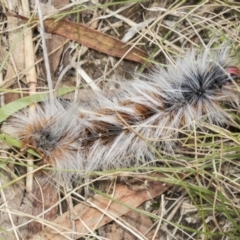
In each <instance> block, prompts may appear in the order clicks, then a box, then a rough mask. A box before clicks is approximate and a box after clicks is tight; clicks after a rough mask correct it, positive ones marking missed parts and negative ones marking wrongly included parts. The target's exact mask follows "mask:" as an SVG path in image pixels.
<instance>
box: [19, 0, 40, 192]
mask: <svg viewBox="0 0 240 240" xmlns="http://www.w3.org/2000/svg"><path fill="white" fill-rule="evenodd" d="M22 8H23V15H24V16H26V17H30V11H29V3H28V0H22ZM24 57H25V68H26V69H28V68H29V66H33V67H30V68H29V70H28V72H27V73H26V79H27V83H28V85H29V95H33V94H35V93H36V84H37V74H36V70H35V67H34V48H33V40H32V31H31V29H30V28H28V27H27V28H26V29H25V31H24ZM34 113H35V104H32V105H30V107H29V116H31V115H33V114H34ZM28 159H29V162H28V167H27V172H28V173H29V174H28V175H27V178H26V189H27V191H29V192H31V191H32V186H33V175H32V174H30V172H32V171H33V160H32V156H31V155H28Z"/></svg>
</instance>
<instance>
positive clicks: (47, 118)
mask: <svg viewBox="0 0 240 240" xmlns="http://www.w3.org/2000/svg"><path fill="white" fill-rule="evenodd" d="M239 77H240V72H239V70H238V68H237V67H236V60H235V59H234V58H231V57H230V56H229V50H228V48H226V47H225V48H223V50H220V51H216V52H211V51H209V49H206V50H205V51H204V52H202V53H200V54H196V51H194V50H193V51H191V52H190V53H188V54H187V55H186V56H185V57H184V58H183V59H178V60H177V61H176V66H171V65H170V66H168V67H167V68H166V69H164V68H156V69H155V70H154V71H153V72H152V73H149V74H146V75H144V74H142V75H141V76H138V77H136V78H135V79H134V80H133V81H128V82H127V81H120V82H119V84H120V89H119V90H118V91H116V95H115V96H113V94H105V93H104V92H100V91H99V92H96V91H95V92H94V91H89V93H88V95H87V96H85V97H81V98H80V99H79V100H77V101H75V102H67V101H61V100H58V99H55V100H54V102H50V101H46V102H44V103H43V104H42V105H39V106H37V108H36V112H35V114H34V115H33V116H30V117H29V116H28V115H27V114H25V113H18V114H16V115H15V117H14V120H13V121H12V125H13V127H14V128H15V129H16V132H17V134H18V137H19V138H20V139H21V140H22V141H23V143H24V145H25V146H27V147H31V148H33V149H36V150H37V151H38V152H39V153H41V154H42V156H43V159H44V161H45V162H48V163H50V164H51V165H52V166H53V167H54V168H56V169H58V170H59V169H63V170H64V169H65V170H66V169H72V170H76V171H74V172H73V171H59V173H60V176H61V177H63V178H64V179H65V180H66V181H70V180H71V179H72V177H73V176H74V175H79V174H80V175H81V174H83V172H84V173H86V172H87V173H88V172H91V171H93V170H99V169H111V168H121V167H128V166H133V165H139V164H140V163H142V162H151V161H154V160H155V159H156V153H155V149H157V150H162V151H165V152H171V153H174V152H175V151H176V146H177V144H178V139H179V136H180V129H190V130H191V129H192V128H193V126H194V124H196V125H198V126H200V127H201V123H203V122H207V123H211V124H216V125H220V126H223V125H232V124H233V117H232V114H231V111H229V110H227V109H233V110H237V109H238V108H239V97H240V94H239V87H238V80H239ZM226 108H227V109H226ZM76 172H78V173H77V174H76Z"/></svg>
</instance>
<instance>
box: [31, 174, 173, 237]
mask: <svg viewBox="0 0 240 240" xmlns="http://www.w3.org/2000/svg"><path fill="white" fill-rule="evenodd" d="M157 177H158V179H164V178H166V177H165V176H164V175H160V174H159V175H158V176H157ZM170 186H171V185H170V184H166V183H163V182H160V181H152V182H149V183H148V185H147V188H146V189H142V190H138V191H137V192H136V191H132V190H129V188H128V187H127V186H126V185H121V184H119V185H117V186H116V189H115V193H114V196H113V199H114V200H110V199H109V198H106V197H104V196H102V195H99V194H96V195H94V196H93V197H92V198H90V199H88V200H87V201H86V204H88V205H86V204H84V203H80V204H78V205H76V206H75V207H74V212H75V219H74V223H75V226H72V220H73V219H70V217H69V212H68V211H67V212H65V213H64V214H63V215H61V216H60V217H58V218H57V219H55V220H54V221H53V223H49V224H50V225H51V226H52V227H49V226H48V227H46V228H45V229H44V230H43V231H41V232H39V233H38V234H36V235H34V236H33V238H31V239H32V240H33V239H34V240H38V239H41V240H42V239H45V240H47V239H51V240H54V239H58V240H59V239H66V237H69V238H70V236H72V235H71V234H74V235H75V237H81V236H84V235H85V234H88V233H89V232H90V231H95V230H96V229H98V228H99V227H101V226H103V225H105V224H107V223H109V222H110V221H112V220H115V221H117V219H118V218H119V217H120V216H122V215H125V214H127V213H128V212H130V211H131V210H132V209H134V208H137V207H138V206H139V205H141V204H142V203H144V202H145V201H147V200H149V199H152V198H154V197H156V196H159V195H161V194H162V193H163V192H165V191H166V190H167V189H168V188H169V187H170ZM120 202H121V203H120ZM127 206H131V207H127ZM54 229H55V230H54ZM56 229H57V231H56ZM70 233H71V234H70Z"/></svg>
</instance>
